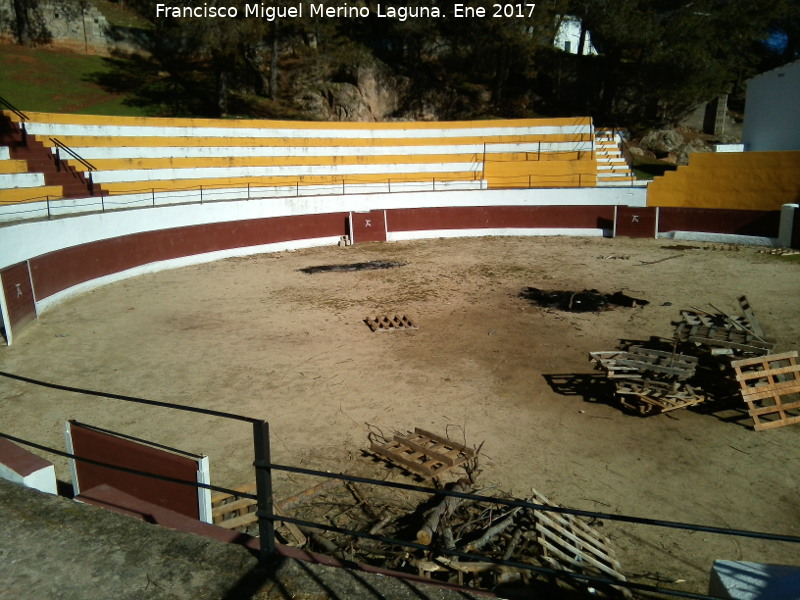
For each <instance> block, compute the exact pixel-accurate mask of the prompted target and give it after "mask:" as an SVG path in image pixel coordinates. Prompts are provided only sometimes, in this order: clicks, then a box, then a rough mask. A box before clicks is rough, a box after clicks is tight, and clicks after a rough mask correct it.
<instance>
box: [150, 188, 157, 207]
mask: <svg viewBox="0 0 800 600" xmlns="http://www.w3.org/2000/svg"><path fill="white" fill-rule="evenodd" d="M150 194H152V196H153V207H155V205H156V189H155V188H150Z"/></svg>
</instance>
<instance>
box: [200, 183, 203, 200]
mask: <svg viewBox="0 0 800 600" xmlns="http://www.w3.org/2000/svg"><path fill="white" fill-rule="evenodd" d="M202 203H203V186H202V185H201V186H200V204H202Z"/></svg>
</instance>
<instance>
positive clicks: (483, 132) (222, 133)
mask: <svg viewBox="0 0 800 600" xmlns="http://www.w3.org/2000/svg"><path fill="white" fill-rule="evenodd" d="M26 129H27V130H28V133H30V134H32V135H41V136H55V137H58V136H67V135H75V136H130V137H170V138H180V137H220V138H294V139H295V140H297V141H300V140H303V139H320V138H336V139H351V140H352V139H369V140H383V139H385V140H397V139H442V138H456V137H465V136H469V137H488V136H499V135H505V136H509V135H553V134H564V135H581V134H590V133H592V126H591V125H558V126H556V125H538V126H529V127H491V126H487V127H458V128H452V127H451V128H432V129H422V128H419V127H413V126H412V127H409V128H407V129H380V128H373V129H358V128H331V129H317V128H314V129H301V128H289V127H286V128H280V127H230V128H228V127H169V126H164V127H138V126H135V125H75V124H69V123H35V122H29V123H27V125H26Z"/></svg>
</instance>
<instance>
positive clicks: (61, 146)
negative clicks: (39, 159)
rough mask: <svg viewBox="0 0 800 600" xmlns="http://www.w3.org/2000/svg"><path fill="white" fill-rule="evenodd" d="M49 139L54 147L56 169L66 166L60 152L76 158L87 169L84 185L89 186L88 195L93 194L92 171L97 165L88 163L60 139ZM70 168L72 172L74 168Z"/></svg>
mask: <svg viewBox="0 0 800 600" xmlns="http://www.w3.org/2000/svg"><path fill="white" fill-rule="evenodd" d="M50 141H51V142H52V143H53V146H54V147H55V149H56V156H55V161H56V169H57V170H59V171H61V170H62V168H63V167H64V166H67V167H68V165H66V164H65V163H64V160H63V159H62V158H61V153H62V152H65V153H66V154H68V155H69V156H70V157H71V158H73V159H75V160H77V161H78V162H79V163H80V164H82V165H83V166H84V167H85V168H86V169H87V170H88V173H87V175H86V185H87V187H88V188H89V195H91V196H94V181H92V171H96V170H97V167H95V166H94V165H93V164H92V163H90V162H89V161H88V160H86V159H85V158H83V157H82V156H81V155H80V154H78V153H77V152H75V150H73V149H72V148H70V147H69V146H67V145H66V144H65V143H64V142H62V141H61V140H59V139H56V138H53V137H51V138H50ZM68 168H69V167H68ZM70 170H71V171H72V172H73V173H74V172H75V170H74V169H70Z"/></svg>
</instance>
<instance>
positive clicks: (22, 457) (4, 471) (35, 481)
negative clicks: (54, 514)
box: [0, 438, 57, 494]
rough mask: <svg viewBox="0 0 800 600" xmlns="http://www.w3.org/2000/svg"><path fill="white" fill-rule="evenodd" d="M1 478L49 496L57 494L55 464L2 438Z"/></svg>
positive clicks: (0, 440)
mask: <svg viewBox="0 0 800 600" xmlns="http://www.w3.org/2000/svg"><path fill="white" fill-rule="evenodd" d="M0 478H2V479H7V480H8V481H13V482H14V483H20V484H22V485H24V486H25V487H29V488H33V489H36V490H39V491H41V492H47V493H48V494H55V493H57V486H56V471H55V467H54V466H53V463H51V462H48V461H46V460H45V459H43V458H42V457H40V456H38V455H36V454H33V453H32V452H28V451H27V450H25V449H24V448H20V447H19V446H17V445H16V444H14V443H12V442H9V441H8V440H7V439H5V438H0Z"/></svg>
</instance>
